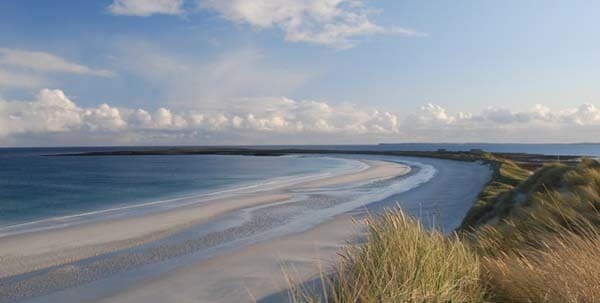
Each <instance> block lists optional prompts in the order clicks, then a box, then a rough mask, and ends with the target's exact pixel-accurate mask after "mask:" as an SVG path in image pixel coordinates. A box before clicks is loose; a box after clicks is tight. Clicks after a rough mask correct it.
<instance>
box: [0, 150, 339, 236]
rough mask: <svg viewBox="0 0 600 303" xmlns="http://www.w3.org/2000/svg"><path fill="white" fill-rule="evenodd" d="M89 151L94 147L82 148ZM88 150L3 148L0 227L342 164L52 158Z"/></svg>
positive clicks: (282, 159) (312, 160)
mask: <svg viewBox="0 0 600 303" xmlns="http://www.w3.org/2000/svg"><path fill="white" fill-rule="evenodd" d="M84 150H89V149H84ZM77 151H83V150H82V149H66V150H65V149H0V226H6V225H12V224H17V223H23V222H28V221H33V220H39V219H44V218H50V217H57V216H65V215H72V214H77V213H81V212H87V211H94V210H101V209H108V208H114V207H119V206H123V205H131V204H134V203H145V202H152V201H156V200H160V199H165V198H174V197H179V196H183V195H189V194H196V193H198V194H201V193H210V192H215V191H220V190H225V189H229V188H235V187H239V186H248V185H252V184H258V183H261V182H264V181H266V180H273V179H274V178H279V177H284V176H304V175H308V174H315V173H319V172H321V171H327V170H331V169H337V168H340V167H341V166H343V165H345V162H343V161H341V160H337V159H331V158H321V157H268V158H267V157H241V156H202V155H199V156H193V155H192V156H176V157H173V156H132V157H129V156H125V157H46V156H42V155H44V154H49V153H50V154H53V153H61V152H77Z"/></svg>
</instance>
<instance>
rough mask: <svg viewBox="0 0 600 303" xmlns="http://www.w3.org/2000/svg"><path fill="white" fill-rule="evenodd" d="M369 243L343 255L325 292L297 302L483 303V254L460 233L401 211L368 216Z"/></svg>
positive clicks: (300, 295) (300, 292) (298, 292)
mask: <svg viewBox="0 0 600 303" xmlns="http://www.w3.org/2000/svg"><path fill="white" fill-rule="evenodd" d="M367 226H368V229H369V233H368V239H367V241H366V243H364V244H362V245H357V246H350V247H348V248H347V249H346V250H344V251H343V252H342V253H341V254H340V261H339V263H338V264H337V266H336V267H335V268H334V270H333V271H332V272H331V273H329V274H326V275H324V276H323V277H322V287H321V290H322V291H320V292H307V291H306V289H303V288H301V287H295V288H293V290H292V296H291V298H292V301H293V302H332V303H347V302H364V303H371V302H372V303H379V302H483V301H484V300H483V298H484V290H483V288H482V287H481V283H480V280H479V275H480V263H479V259H478V257H477V256H476V255H475V254H473V253H471V252H470V250H469V248H468V247H467V246H466V245H464V244H463V243H462V242H461V241H459V240H458V239H457V238H454V237H452V238H448V237H446V236H445V235H443V234H442V233H440V232H438V231H428V230H425V229H424V228H423V226H422V225H421V223H420V222H419V221H417V220H415V219H413V218H411V217H409V216H407V215H405V214H404V213H402V212H401V211H398V212H392V211H389V212H386V213H385V214H383V215H381V216H380V217H377V218H374V219H371V220H369V222H368V224H367Z"/></svg>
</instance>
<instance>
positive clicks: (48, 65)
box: [0, 48, 113, 77]
mask: <svg viewBox="0 0 600 303" xmlns="http://www.w3.org/2000/svg"><path fill="white" fill-rule="evenodd" d="M0 66H4V67H9V68H17V69H21V70H25V71H27V70H29V71H38V72H60V73H72V74H80V75H89V76H99V77H111V76H113V73H112V72H111V71H109V70H105V69H95V68H91V67H88V66H85V65H82V64H79V63H75V62H71V61H68V60H66V59H64V58H61V57H59V56H56V55H53V54H50V53H46V52H39V51H29V50H19V49H10V48H0Z"/></svg>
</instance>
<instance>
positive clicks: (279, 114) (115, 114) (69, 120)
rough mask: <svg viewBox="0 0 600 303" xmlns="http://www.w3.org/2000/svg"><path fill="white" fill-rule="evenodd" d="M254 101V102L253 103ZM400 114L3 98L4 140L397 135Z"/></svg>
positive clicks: (268, 104)
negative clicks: (150, 108) (70, 135)
mask: <svg viewBox="0 0 600 303" xmlns="http://www.w3.org/2000/svg"><path fill="white" fill-rule="evenodd" d="M250 104H252V105H250ZM397 121H398V118H397V117H396V115H394V114H392V113H389V112H381V111H377V110H368V109H362V108H358V107H355V106H353V105H350V104H342V105H336V106H334V105H330V104H328V103H325V102H318V101H295V100H292V99H288V98H264V99H260V100H258V99H257V100H240V101H239V103H237V104H235V105H233V106H230V107H228V108H224V109H220V110H214V109H213V110H203V111H202V110H186V111H174V110H171V109H167V108H158V109H157V110H154V111H147V110H145V109H130V108H117V107H112V106H110V105H108V104H101V105H99V106H97V107H92V108H84V107H80V106H78V105H77V104H75V103H74V102H73V101H72V100H70V99H69V98H68V97H67V96H66V95H65V93H64V92H63V91H61V90H49V89H44V90H42V91H40V92H39V93H38V95H37V96H36V98H35V99H34V100H32V101H0V142H1V141H2V139H5V140H6V139H7V138H13V139H14V138H18V137H19V136H27V135H31V134H48V135H52V134H57V133H77V134H80V138H88V139H89V138H90V137H94V136H95V135H97V134H106V133H113V134H115V135H116V136H115V137H119V136H124V137H127V138H137V140H142V141H143V140H152V138H155V137H156V136H157V135H161V136H163V137H164V136H166V137H169V136H170V137H178V138H183V137H186V136H187V137H189V136H197V135H198V134H214V135H218V136H225V137H227V136H231V135H236V136H245V135H250V136H253V135H256V134H262V135H264V136H267V137H268V136H288V135H293V136H296V135H303V134H304V135H310V134H321V135H324V134H326V135H334V136H335V135H352V136H355V135H364V134H393V133H396V132H397V131H398V129H397V127H398V122H397Z"/></svg>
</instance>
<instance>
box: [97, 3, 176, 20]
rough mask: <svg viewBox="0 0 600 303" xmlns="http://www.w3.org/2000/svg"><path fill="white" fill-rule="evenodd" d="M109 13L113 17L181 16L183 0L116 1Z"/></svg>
mask: <svg viewBox="0 0 600 303" xmlns="http://www.w3.org/2000/svg"><path fill="white" fill-rule="evenodd" d="M108 11H109V12H110V13H111V14H113V15H123V16H140V17H147V16H151V15H155V14H163V15H180V14H182V13H183V0H114V1H113V3H112V4H111V5H109V6H108Z"/></svg>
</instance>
